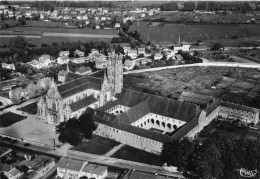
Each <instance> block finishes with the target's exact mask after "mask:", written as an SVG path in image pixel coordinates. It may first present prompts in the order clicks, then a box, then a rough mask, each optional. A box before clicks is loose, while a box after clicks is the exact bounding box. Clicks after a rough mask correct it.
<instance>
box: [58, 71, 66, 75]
mask: <svg viewBox="0 0 260 179" xmlns="http://www.w3.org/2000/svg"><path fill="white" fill-rule="evenodd" d="M66 74H67V72H66V71H64V70H61V71H59V74H58V75H59V76H65V75H66Z"/></svg>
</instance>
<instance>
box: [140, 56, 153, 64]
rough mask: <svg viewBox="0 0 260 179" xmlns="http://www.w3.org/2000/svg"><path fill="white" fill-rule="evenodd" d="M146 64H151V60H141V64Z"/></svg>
mask: <svg viewBox="0 0 260 179" xmlns="http://www.w3.org/2000/svg"><path fill="white" fill-rule="evenodd" d="M147 63H152V59H150V58H146V57H144V58H142V60H141V64H147Z"/></svg>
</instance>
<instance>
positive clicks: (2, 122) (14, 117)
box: [0, 112, 25, 127]
mask: <svg viewBox="0 0 260 179" xmlns="http://www.w3.org/2000/svg"><path fill="white" fill-rule="evenodd" d="M23 119H25V117H24V116H21V115H19V114H15V113H12V112H7V113H5V114H2V115H0V127H8V126H11V125H12V124H14V123H16V122H19V121H21V120H23Z"/></svg>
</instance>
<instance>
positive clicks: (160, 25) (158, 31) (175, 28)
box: [130, 21, 260, 45]
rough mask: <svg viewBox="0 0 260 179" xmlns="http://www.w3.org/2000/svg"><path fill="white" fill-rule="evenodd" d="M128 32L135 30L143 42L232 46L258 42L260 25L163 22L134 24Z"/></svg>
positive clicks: (259, 39)
mask: <svg viewBox="0 0 260 179" xmlns="http://www.w3.org/2000/svg"><path fill="white" fill-rule="evenodd" d="M130 30H137V31H138V32H139V33H140V34H141V38H142V39H143V41H145V42H146V41H147V40H148V36H149V40H150V41H151V42H154V43H163V42H165V43H171V42H177V41H178V38H179V36H180V37H181V39H182V40H184V41H188V42H196V41H197V40H202V41H207V42H210V43H214V42H221V43H224V44H227V45H232V44H234V43H236V42H238V41H239V42H240V41H241V42H247V41H252V39H253V41H255V43H258V44H260V43H259V41H260V38H259V36H260V25H257V24H174V23H164V22H153V23H148V22H142V21H141V22H136V23H134V24H133V25H132V26H131V27H130Z"/></svg>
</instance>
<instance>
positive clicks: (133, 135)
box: [98, 126, 161, 146]
mask: <svg viewBox="0 0 260 179" xmlns="http://www.w3.org/2000/svg"><path fill="white" fill-rule="evenodd" d="M105 128H106V129H108V130H110V131H113V132H115V133H118V134H123V135H125V136H129V137H132V138H133V139H140V140H141V141H144V142H148V143H151V144H155V145H158V146H161V143H160V142H156V141H154V140H151V139H147V138H144V137H140V136H138V135H135V134H132V133H129V132H126V131H121V130H118V129H115V128H111V127H108V126H105ZM98 130H99V131H100V128H99V129H98Z"/></svg>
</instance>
